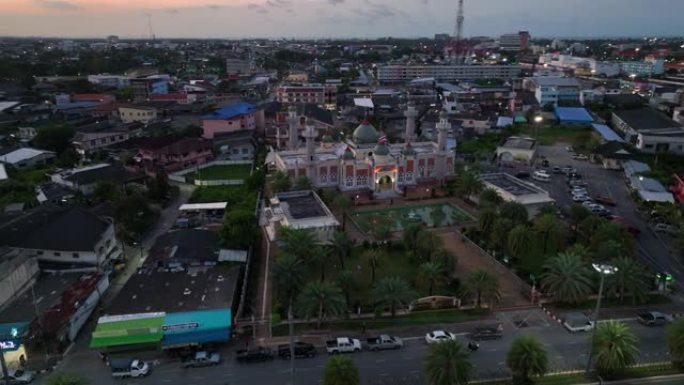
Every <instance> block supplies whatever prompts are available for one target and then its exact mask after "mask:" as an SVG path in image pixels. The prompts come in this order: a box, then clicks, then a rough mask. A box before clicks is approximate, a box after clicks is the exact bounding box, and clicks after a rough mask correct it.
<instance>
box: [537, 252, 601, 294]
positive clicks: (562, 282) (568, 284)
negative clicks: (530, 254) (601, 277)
mask: <svg viewBox="0 0 684 385" xmlns="http://www.w3.org/2000/svg"><path fill="white" fill-rule="evenodd" d="M541 286H542V288H543V289H544V290H546V291H547V292H548V293H550V294H553V296H554V298H555V299H556V300H558V301H559V302H565V303H579V302H582V301H584V300H585V299H586V298H587V296H588V295H589V294H590V293H591V287H592V281H591V270H590V269H589V267H588V266H587V263H586V262H584V261H583V260H582V257H581V256H579V255H577V254H572V253H568V252H565V253H559V254H558V255H556V256H555V257H553V258H551V259H549V260H548V262H546V264H544V273H542V275H541Z"/></svg>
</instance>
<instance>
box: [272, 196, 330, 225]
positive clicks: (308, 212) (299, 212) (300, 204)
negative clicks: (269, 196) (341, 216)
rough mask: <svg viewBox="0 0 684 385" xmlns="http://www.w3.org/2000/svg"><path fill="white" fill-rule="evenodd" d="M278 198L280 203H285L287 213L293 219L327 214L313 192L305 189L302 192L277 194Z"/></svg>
mask: <svg viewBox="0 0 684 385" xmlns="http://www.w3.org/2000/svg"><path fill="white" fill-rule="evenodd" d="M278 200H279V201H280V202H281V207H282V206H283V205H282V204H283V203H285V204H286V207H287V210H283V211H287V212H288V213H289V215H290V216H291V217H292V218H294V219H306V218H317V217H325V216H328V213H327V211H326V209H325V207H323V206H322V205H321V204H320V203H319V201H318V199H316V197H315V196H314V195H313V192H311V191H307V192H305V193H302V194H297V195H294V194H293V195H290V194H278Z"/></svg>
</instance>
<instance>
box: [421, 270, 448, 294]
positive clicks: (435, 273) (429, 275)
mask: <svg viewBox="0 0 684 385" xmlns="http://www.w3.org/2000/svg"><path fill="white" fill-rule="evenodd" d="M420 273H421V275H423V277H425V280H426V281H427V282H428V284H429V287H428V295H429V296H432V289H433V288H434V286H435V282H437V281H439V280H440V279H442V278H443V276H444V268H443V267H442V265H441V264H440V263H439V262H425V263H423V264H422V265H420Z"/></svg>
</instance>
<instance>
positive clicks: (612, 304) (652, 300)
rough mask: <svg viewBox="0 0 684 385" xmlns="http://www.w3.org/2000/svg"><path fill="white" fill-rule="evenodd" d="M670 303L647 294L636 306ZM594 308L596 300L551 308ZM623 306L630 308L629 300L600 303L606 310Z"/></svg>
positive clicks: (667, 298)
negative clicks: (644, 299)
mask: <svg viewBox="0 0 684 385" xmlns="http://www.w3.org/2000/svg"><path fill="white" fill-rule="evenodd" d="M670 302H672V301H671V300H670V298H669V297H667V296H665V295H662V294H649V295H648V296H647V297H646V302H644V303H640V304H637V305H643V306H647V305H663V304H668V303H670ZM595 306H596V300H595V299H592V300H586V301H584V302H580V303H578V304H555V303H554V304H553V307H555V308H558V309H567V310H585V309H593V308H594V307H595ZM625 306H632V302H631V299H630V298H627V299H625V302H620V300H619V299H617V298H613V297H610V298H603V300H602V301H601V308H602V309H603V308H607V307H625Z"/></svg>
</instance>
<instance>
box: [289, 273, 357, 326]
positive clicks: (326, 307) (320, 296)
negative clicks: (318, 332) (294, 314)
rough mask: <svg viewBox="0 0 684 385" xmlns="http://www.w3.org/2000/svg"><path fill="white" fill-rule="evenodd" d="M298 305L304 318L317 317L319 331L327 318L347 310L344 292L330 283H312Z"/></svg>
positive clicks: (303, 291)
mask: <svg viewBox="0 0 684 385" xmlns="http://www.w3.org/2000/svg"><path fill="white" fill-rule="evenodd" d="M297 303H298V308H299V310H300V312H301V313H302V315H303V316H304V317H306V318H309V317H311V316H312V315H314V314H315V315H316V317H317V323H316V328H317V329H320V328H321V322H323V319H324V318H325V317H326V316H329V315H338V314H341V313H343V312H344V311H345V310H346V306H345V300H344V295H343V294H342V290H341V289H340V288H339V287H338V286H337V285H335V284H334V283H330V282H311V283H309V284H308V285H306V286H304V289H302V292H301V293H300V294H299V297H298V300H297Z"/></svg>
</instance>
